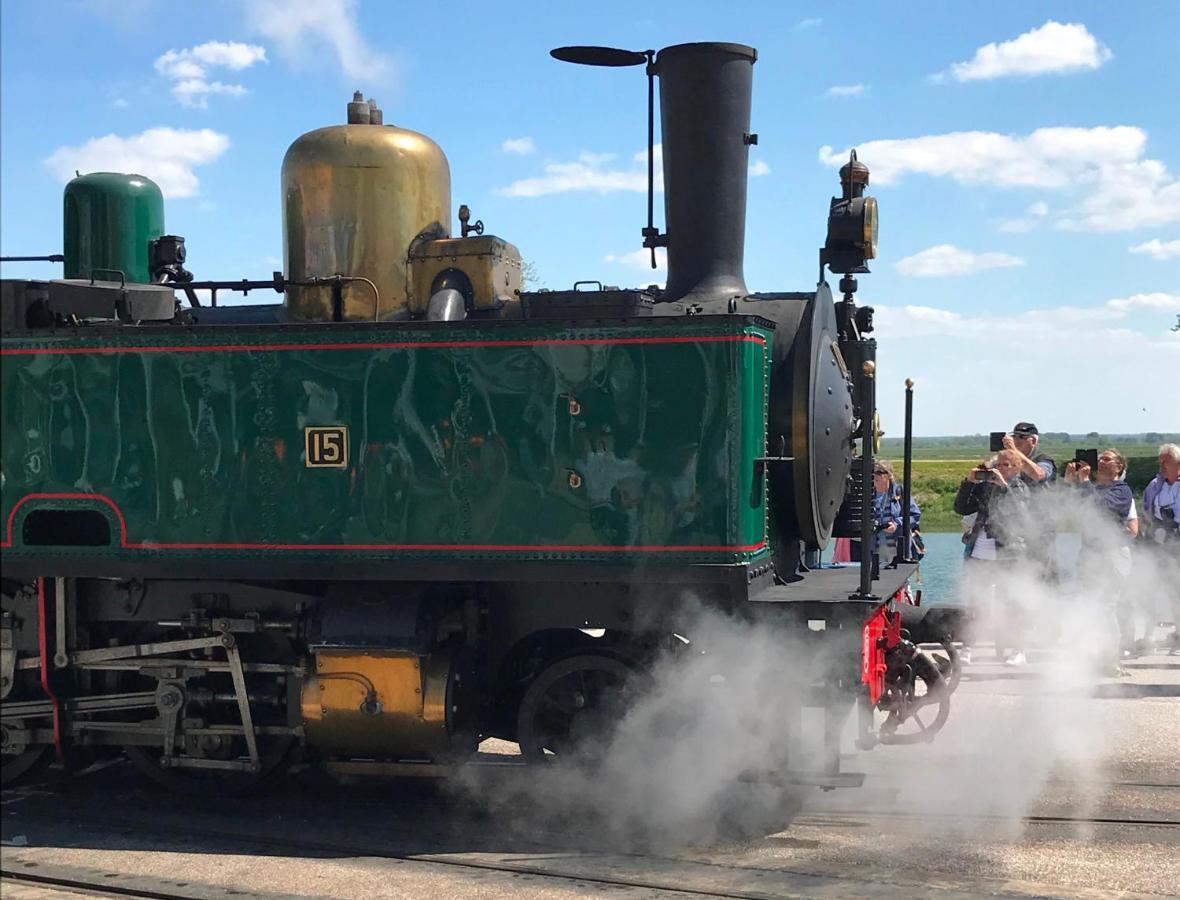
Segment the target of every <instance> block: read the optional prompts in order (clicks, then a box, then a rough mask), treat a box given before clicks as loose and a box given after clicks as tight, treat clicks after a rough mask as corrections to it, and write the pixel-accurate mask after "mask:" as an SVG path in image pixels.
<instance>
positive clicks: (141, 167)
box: [45, 128, 229, 197]
mask: <svg viewBox="0 0 1180 900" xmlns="http://www.w3.org/2000/svg"><path fill="white" fill-rule="evenodd" d="M228 148H229V138H228V137H226V136H225V135H224V134H219V133H218V132H216V131H213V130H211V129H209V128H202V129H200V130H189V129H177V128H149V129H148V130H147V131H143V132H140V133H139V134H133V135H131V136H130V137H120V136H119V135H115V134H108V135H106V136H105V137H97V138H91V139H90V140H89V141H87V142H86V143H84V144H81V145H79V146H77V147H58V148H57V149H56V150H54V151H53V153H51V154H50V155H49V156H48V157H47V158H46V159H45V165H46V166H47V167H48V168H49V170H50V171H51V172H53V174H54V175H56V176H57V178H58V179H59V180H60V181H61V182H62V183H65V182H67V181H69V180H70V179H71V178H73V177H74V171H75V170H78V171H80V172H128V173H134V174H137V175H146V176H147V177H148V178H150V179H152V181H154V182H156V184H158V185H159V186H160V190H161V191H162V192H163V194H164V196H165V197H191V196H193V195H194V194H196V193H197V189H198V187H199V186H200V182H199V180H198V179H197V175H196V172H195V171H194V169H195V168H196V167H197V166H203V165H208V164H209V163H212V162H214V161H215V160H216V159H217V158H218V157H220V156H221V154H223V153H224V152H225V151H226V150H227V149H228Z"/></svg>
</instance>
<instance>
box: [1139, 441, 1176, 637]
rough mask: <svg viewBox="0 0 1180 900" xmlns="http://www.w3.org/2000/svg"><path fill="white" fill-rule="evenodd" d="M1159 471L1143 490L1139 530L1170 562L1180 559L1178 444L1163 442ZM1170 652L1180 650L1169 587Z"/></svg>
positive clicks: (1174, 605)
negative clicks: (1170, 609)
mask: <svg viewBox="0 0 1180 900" xmlns="http://www.w3.org/2000/svg"><path fill="white" fill-rule="evenodd" d="M1159 463H1160V471H1159V474H1158V475H1156V476H1155V478H1153V479H1152V480H1151V482H1150V483H1149V484H1148V485H1147V488H1146V490H1144V491H1143V519H1142V522H1141V524H1140V526H1139V530H1140V532H1141V534H1142V535H1143V537H1144V538H1145V539H1146V540H1147V541H1148V542H1149V545H1150V546H1152V547H1153V548H1155V550H1156V551H1157V552H1158V553H1160V554H1162V556H1163V558H1164V560H1165V561H1171V563H1172V564H1173V565H1175V564H1176V563H1177V561H1178V560H1180V528H1178V527H1177V521H1178V518H1180V509H1178V507H1180V446H1177V445H1176V444H1164V445H1163V446H1162V447H1160V453H1159ZM1171 605H1172V623H1173V625H1174V626H1175V629H1176V630H1175V631H1173V633H1172V652H1173V653H1175V652H1178V651H1180V588H1177V586H1176V585H1175V584H1173V585H1172V590H1171Z"/></svg>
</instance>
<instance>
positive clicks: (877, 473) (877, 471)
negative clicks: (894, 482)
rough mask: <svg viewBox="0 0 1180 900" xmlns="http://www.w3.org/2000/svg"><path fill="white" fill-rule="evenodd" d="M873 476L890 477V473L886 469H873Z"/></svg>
mask: <svg viewBox="0 0 1180 900" xmlns="http://www.w3.org/2000/svg"><path fill="white" fill-rule="evenodd" d="M873 474H874V475H888V474H889V473H888V472H886V471H885V470H884V469H873Z"/></svg>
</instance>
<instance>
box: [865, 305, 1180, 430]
mask: <svg viewBox="0 0 1180 900" xmlns="http://www.w3.org/2000/svg"><path fill="white" fill-rule="evenodd" d="M1144 296H1154V295H1140V299H1136V298H1126V299H1127V301H1129V302H1130V304H1131V308H1132V309H1133V310H1135V312H1133V313H1129V312H1127V311H1126V310H1120V309H1117V308H1112V304H1113V303H1114V302H1115V301H1107V302H1106V303H1101V304H1097V305H1094V306H1066V307H1058V308H1056V309H1036V310H1029V311H1026V312H1022V313H1013V314H1011V315H1004V314H998V313H997V314H976V313H974V312H973V311H970V310H967V309H964V311H963V312H957V311H951V310H945V309H934V308H931V307H925V306H900V307H890V306H880V305H876V304H874V306H875V309H876V316H875V325H876V337H877V338H878V340H880V341H883V342H888V346H889V353H888V354H885V355H883V356H882V357H881V358H880V359H879V361H878V368H877V374H878V377H879V379H883V381H882V383H884V384H896V385H897V393H896V395H894V393H893V391H892V390H889V391H887V392H885V393H884V395H883V396H881V397H880V399H881V402H882V407H883V409H882V416H883V417H884V418H885V419H886V421H887V422H889V421H893V422H894V423H896V422H897V421H900V419H901V414H902V410H901V407H900V403H899V402H898V400H899V399H900V396H901V381H902V379H903V378H905V377H913V378H915V379H917V380H918V382H919V384H920V385H921V386H922V387H921V396H920V399H919V408H920V409H922V410H924V411H925V412H924V413H923V421H924V423H925V424H924V425H923V426H922V427H923V428H924V429H925V433H927V434H962V433H970V432H975V431H980V430H981V429H982V428H986V426H983V425H982V424H981V423H984V422H1004V421H1011V418H1010V417H1012V416H1013V415H1014V414H1013V410H1014V409H1016V408H1017V406H1019V408H1020V418H1022V419H1029V420H1031V421H1034V422H1037V423H1039V424H1040V426H1041V428H1043V429H1047V430H1061V431H1082V432H1084V431H1089V430H1091V429H1093V430H1097V431H1102V432H1142V431H1172V430H1176V429H1177V428H1180V411H1178V409H1177V406H1176V397H1175V386H1174V385H1173V384H1172V383H1171V381H1169V380H1168V379H1166V378H1156V379H1150V378H1148V379H1144V377H1143V360H1144V359H1150V360H1152V363H1153V365H1154V366H1155V367H1156V368H1157V369H1158V370H1159V371H1175V370H1176V368H1177V367H1178V366H1180V333H1171V332H1169V330H1168V329H1169V327H1170V326H1171V325H1172V324H1174V323H1175V314H1174V313H1169V312H1166V311H1161V310H1160V309H1158V308H1157V307H1156V306H1155V305H1154V304H1148V303H1145V302H1143V301H1142V300H1141V297H1144ZM1170 297H1171V300H1170V301H1168V303H1169V304H1172V305H1173V308H1177V307H1180V295H1177V294H1172V295H1170ZM1132 315H1133V316H1135V318H1134V319H1132V318H1131V317H1132ZM891 360H892V362H891ZM1047 372H1054V373H1062V377H1063V378H1065V379H1066V381H1067V382H1070V381H1071V380H1072V383H1074V384H1075V385H1076V384H1083V383H1084V387H1082V388H1079V389H1077V390H1058V389H1056V387H1055V386H1054V384H1053V383H1052V382H1053V381H1054V379H1052V378H1050V379H1049V380H1048V381H1046V373H1047ZM1079 379H1081V381H1079ZM1056 380H1057V381H1060V380H1061V379H1056ZM1030 385H1031V386H1033V388H1031V389H1030ZM895 398H896V399H895ZM964 398H970V402H968V403H964ZM891 407H892V408H891ZM886 427H887V428H888V425H886Z"/></svg>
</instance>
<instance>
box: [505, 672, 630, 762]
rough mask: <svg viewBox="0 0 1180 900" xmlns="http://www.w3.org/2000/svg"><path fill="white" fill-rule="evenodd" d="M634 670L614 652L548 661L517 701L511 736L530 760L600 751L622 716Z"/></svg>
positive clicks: (585, 756)
mask: <svg viewBox="0 0 1180 900" xmlns="http://www.w3.org/2000/svg"><path fill="white" fill-rule="evenodd" d="M632 674H633V672H632V669H631V668H630V667H628V666H627V665H626V664H625V663H623V662H621V661H620V660H618V659H616V658H615V657H613V656H605V655H603V654H599V653H587V654H583V655H580V656H569V657H566V658H565V659H560V660H558V661H557V662H554V663H552V664H551V665H549V666H548V667H547V668H545V669H543V670H542V671H541V673H540V674H539V675H538V676H537V677H536V678H534V679H533V682H532V684H530V685H529V688H528V690H527V691H525V694H524V697H523V698H522V699H521V702H520V710H519V712H518V714H517V718H516V740H517V742H518V743H519V744H520V753H521V756H523V757H524V758H525V760H526V761H527V762H529V763H546V762H550V761H555V760H568V759H571V758H581V759H589V760H592V759H594V758H595V757H597V756H599V755H601V753H602V751H603V750H604V749H605V745H606V742H607V740H608V739H609V736H610V727H611V726H612V725H613V724H614V723H616V722H617V721H618V720H619V718H620V717H621V716H622V713H623V709H624V692H625V690H626V686H627V682H628V680H629V679H630V678H631V676H632Z"/></svg>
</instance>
